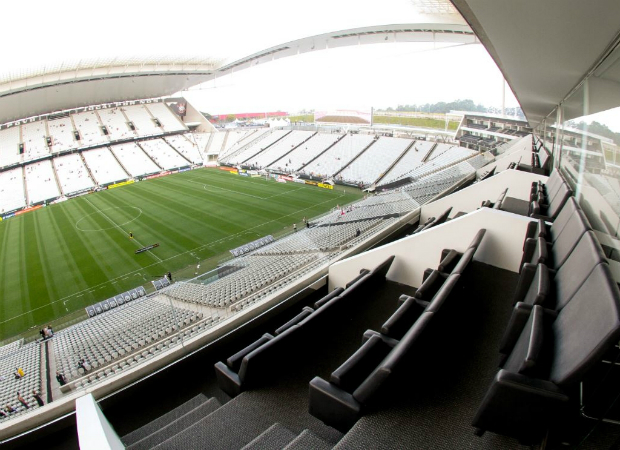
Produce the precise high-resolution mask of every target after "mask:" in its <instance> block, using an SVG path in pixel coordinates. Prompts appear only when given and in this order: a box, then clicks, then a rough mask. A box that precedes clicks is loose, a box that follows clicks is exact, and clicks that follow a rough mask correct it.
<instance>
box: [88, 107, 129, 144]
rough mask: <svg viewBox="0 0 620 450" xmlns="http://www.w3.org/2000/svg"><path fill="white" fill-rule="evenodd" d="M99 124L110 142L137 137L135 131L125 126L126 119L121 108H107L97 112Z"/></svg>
mask: <svg viewBox="0 0 620 450" xmlns="http://www.w3.org/2000/svg"><path fill="white" fill-rule="evenodd" d="M97 114H98V115H99V117H100V118H101V123H102V124H103V125H105V127H106V129H107V130H108V133H109V137H110V140H112V141H116V140H121V139H131V138H135V137H136V136H137V134H136V132H135V131H132V130H131V128H129V126H128V125H127V118H126V117H125V114H124V113H123V111H122V108H107V109H101V110H99V111H97Z"/></svg>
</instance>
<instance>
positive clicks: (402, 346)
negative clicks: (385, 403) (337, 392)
mask: <svg viewBox="0 0 620 450" xmlns="http://www.w3.org/2000/svg"><path fill="white" fill-rule="evenodd" d="M432 320H433V313H431V312H424V313H422V315H421V316H420V317H419V318H418V320H416V322H415V323H414V324H413V326H412V327H411V328H409V330H408V331H407V333H405V335H404V336H403V338H402V339H401V340H400V341H399V343H398V344H397V345H396V347H394V348H393V349H392V351H391V352H390V353H389V354H388V355H387V356H386V357H385V359H384V360H383V361H381V363H380V364H379V366H377V368H376V369H375V370H373V371H372V373H371V374H370V375H369V376H368V378H366V379H365V380H364V381H363V382H362V383H361V384H360V385H359V387H358V388H357V389H356V390H355V391H354V392H353V398H355V400H357V401H358V402H360V403H362V404H363V403H366V402H367V401H368V399H369V398H370V397H372V395H373V394H374V393H375V392H377V390H378V389H379V388H380V387H381V386H382V385H383V383H384V382H385V380H386V379H387V378H388V377H389V376H390V375H391V374H392V372H393V371H394V369H396V368H397V367H398V365H399V364H400V363H401V362H402V361H403V360H404V359H406V358H407V356H408V355H409V354H410V352H411V351H412V349H413V348H414V347H415V346H416V344H421V336H423V334H424V333H425V330H426V329H427V328H428V326H429V324H430V323H431V322H432Z"/></svg>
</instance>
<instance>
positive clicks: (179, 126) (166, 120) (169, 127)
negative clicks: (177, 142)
mask: <svg viewBox="0 0 620 450" xmlns="http://www.w3.org/2000/svg"><path fill="white" fill-rule="evenodd" d="M144 107H145V108H146V109H147V110H148V111H149V112H150V113H151V115H152V116H153V117H154V118H156V119H157V120H159V123H160V124H161V125H162V128H163V130H164V131H165V132H166V133H172V132H174V131H183V130H187V127H186V126H185V124H184V123H183V122H182V121H180V120H179V117H178V116H177V115H176V114H175V113H173V112H172V111H170V108H168V105H166V104H165V103H163V102H160V103H150V104H147V105H144Z"/></svg>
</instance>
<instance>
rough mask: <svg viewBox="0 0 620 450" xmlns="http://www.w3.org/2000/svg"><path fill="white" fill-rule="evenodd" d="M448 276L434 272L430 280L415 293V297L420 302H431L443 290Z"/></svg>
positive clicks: (429, 277)
mask: <svg viewBox="0 0 620 450" xmlns="http://www.w3.org/2000/svg"><path fill="white" fill-rule="evenodd" d="M446 278H447V277H446V276H445V275H444V274H442V273H441V272H439V271H438V270H433V271H432V272H431V274H430V275H429V276H428V278H427V279H426V280H425V281H424V283H422V285H421V286H420V287H419V288H418V290H417V291H416V292H415V294H414V297H415V298H419V299H420V300H430V299H431V298H433V296H434V295H435V294H436V293H437V291H438V290H439V289H440V288H441V285H442V284H443V283H444V281H446Z"/></svg>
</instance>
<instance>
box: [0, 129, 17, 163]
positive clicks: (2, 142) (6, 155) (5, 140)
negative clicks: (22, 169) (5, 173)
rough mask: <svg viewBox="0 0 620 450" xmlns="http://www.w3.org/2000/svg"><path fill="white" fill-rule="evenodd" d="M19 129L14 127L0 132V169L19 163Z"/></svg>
mask: <svg viewBox="0 0 620 450" xmlns="http://www.w3.org/2000/svg"><path fill="white" fill-rule="evenodd" d="M20 142H21V127H18V126H15V127H11V128H6V129H4V130H0V167H4V166H8V165H10V164H15V163H17V162H20V161H21V159H22V156H21V155H20V154H19V143H20Z"/></svg>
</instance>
